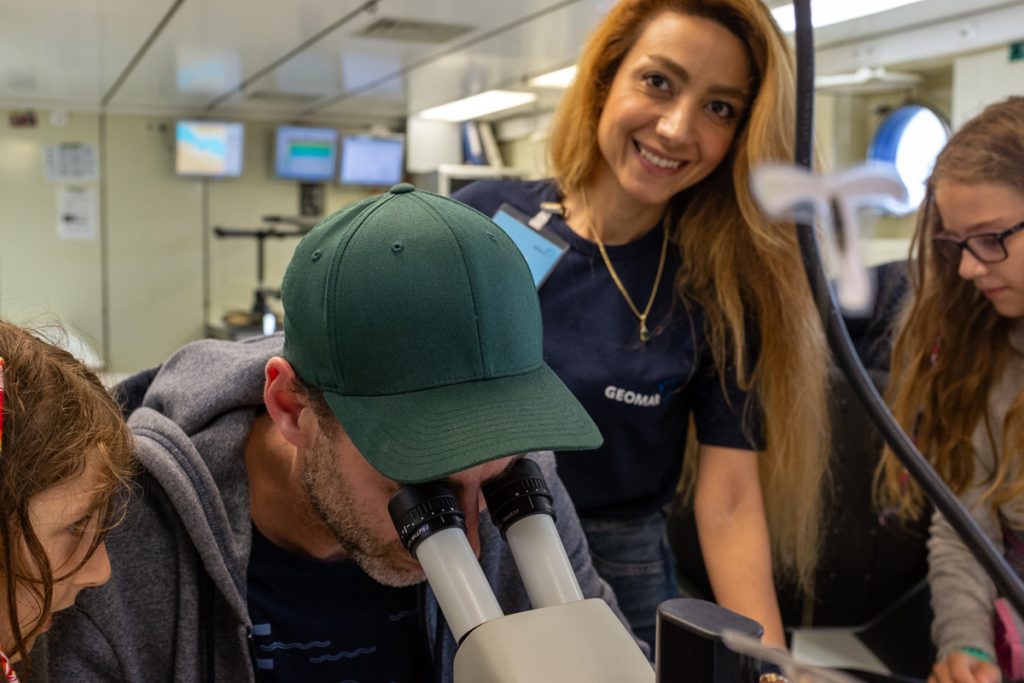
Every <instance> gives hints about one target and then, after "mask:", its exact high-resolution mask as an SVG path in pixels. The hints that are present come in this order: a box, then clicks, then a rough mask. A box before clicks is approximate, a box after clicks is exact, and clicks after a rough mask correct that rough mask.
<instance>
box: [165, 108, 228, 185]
mask: <svg viewBox="0 0 1024 683" xmlns="http://www.w3.org/2000/svg"><path fill="white" fill-rule="evenodd" d="M243 133H244V127H243V126H242V124H241V123H228V122H225V121H178V124H177V126H176V127H175V155H174V156H175V162H174V169H175V171H176V172H177V173H178V174H179V175H195V176H213V177H233V176H239V175H241V174H242V149H243V146H242V139H243Z"/></svg>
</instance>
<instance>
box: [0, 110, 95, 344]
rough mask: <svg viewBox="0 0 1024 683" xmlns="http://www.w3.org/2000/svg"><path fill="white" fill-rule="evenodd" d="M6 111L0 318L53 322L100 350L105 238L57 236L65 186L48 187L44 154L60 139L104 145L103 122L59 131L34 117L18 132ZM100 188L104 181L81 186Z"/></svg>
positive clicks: (1, 141)
mask: <svg viewBox="0 0 1024 683" xmlns="http://www.w3.org/2000/svg"><path fill="white" fill-rule="evenodd" d="M10 113H11V112H10V111H8V110H0V315H2V316H3V317H5V318H7V319H10V320H12V321H15V322H20V323H23V324H35V325H42V324H47V323H49V322H52V321H53V320H54V319H57V320H59V321H61V322H62V323H63V324H64V325H66V326H67V327H68V328H69V329H70V330H72V331H74V332H75V333H76V334H77V335H79V336H81V337H82V338H83V339H85V340H86V341H87V342H88V343H89V344H90V345H91V346H93V347H95V348H96V350H97V352H98V353H102V338H103V325H102V318H101V307H102V295H101V291H102V290H101V287H102V280H101V272H100V238H99V236H98V233H97V236H96V237H95V238H92V239H87V240H63V239H59V238H58V236H57V196H58V191H59V188H60V187H62V186H64V185H65V184H63V183H51V182H47V180H46V179H45V177H44V172H43V155H44V153H45V148H46V146H47V145H54V144H58V143H62V142H84V143H91V144H93V145H97V144H98V138H99V135H98V124H97V117H96V116H95V115H90V114H71V115H68V116H67V117H66V121H65V122H64V124H63V125H60V126H57V127H55V126H53V125H51V123H50V118H49V116H48V115H47V113H46V112H36V118H37V126H36V127H34V128H12V127H11V126H10V124H9V114H10ZM76 185H78V186H81V187H90V188H93V189H94V190H96V198H97V208H96V216H97V220H100V219H101V209H100V206H99V191H98V187H99V184H98V183H97V182H84V183H76Z"/></svg>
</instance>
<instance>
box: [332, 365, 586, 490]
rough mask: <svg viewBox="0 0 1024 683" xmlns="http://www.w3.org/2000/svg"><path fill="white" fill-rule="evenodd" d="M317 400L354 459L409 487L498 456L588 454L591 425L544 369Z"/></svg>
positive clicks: (555, 378) (558, 382) (579, 406)
mask: <svg viewBox="0 0 1024 683" xmlns="http://www.w3.org/2000/svg"><path fill="white" fill-rule="evenodd" d="M324 396H325V397H326V398H327V402H328V403H329V404H330V406H331V409H332V410H333V411H334V414H335V416H336V417H337V418H338V420H339V421H340V422H341V425H342V427H343V428H344V429H345V432H346V433H347V434H348V436H349V438H350V439H352V442H353V443H354V444H355V446H356V448H358V449H359V451H360V453H362V454H363V456H364V457H365V458H366V459H367V460H368V461H369V462H370V464H371V465H373V467H374V468H375V469H376V470H377V471H378V472H380V473H381V474H383V475H384V476H386V477H388V478H390V479H394V480H395V481H398V482H402V483H406V484H414V483H418V482H422V481H430V480H432V479H439V478H441V477H444V476H447V475H449V474H452V473H453V472H458V471H459V470H464V469H466V468H467V467H472V466H474V465H479V464H480V463H484V462H487V461H489V460H494V459H495V458H500V457H502V456H506V455H513V454H516V453H525V452H528V451H539V450H583V449H594V448H597V447H598V446H600V445H601V443H602V441H603V439H602V437H601V433H600V432H599V431H598V429H597V426H596V425H595V424H594V421H593V420H591V419H590V416H589V415H587V413H586V411H585V410H584V409H583V406H581V405H580V404H579V402H578V401H577V400H576V399H575V397H573V395H572V393H571V392H570V391H569V390H568V389H567V388H566V386H565V385H564V384H563V383H562V381H561V380H560V379H558V377H557V376H556V375H555V373H554V372H553V371H552V370H551V369H550V368H549V367H548V366H547V365H546V364H545V365H542V366H541V367H540V368H538V369H536V370H533V371H530V372H528V373H525V374H521V375H515V376H512V377H500V378H495V379H488V380H480V381H474V382H466V383H462V384H453V385H448V386H443V387H437V388H432V389H426V390H423V391H417V392H411V393H405V394H396V395H392V396H342V395H340V394H335V393H332V392H330V391H325V392H324Z"/></svg>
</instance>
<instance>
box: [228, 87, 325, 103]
mask: <svg viewBox="0 0 1024 683" xmlns="http://www.w3.org/2000/svg"><path fill="white" fill-rule="evenodd" d="M245 96H246V97H247V98H248V99H250V100H259V101H260V102H285V103H288V104H307V103H309V102H314V101H316V100H318V99H320V98H321V97H323V95H317V94H315V93H305V92H284V91H283V90H249V91H247V92H246V93H245Z"/></svg>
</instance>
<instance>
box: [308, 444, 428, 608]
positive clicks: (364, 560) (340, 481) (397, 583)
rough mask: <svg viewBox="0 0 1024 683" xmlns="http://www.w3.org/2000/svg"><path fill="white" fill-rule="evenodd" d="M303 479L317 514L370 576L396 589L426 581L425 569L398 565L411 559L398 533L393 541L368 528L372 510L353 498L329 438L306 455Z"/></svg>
mask: <svg viewBox="0 0 1024 683" xmlns="http://www.w3.org/2000/svg"><path fill="white" fill-rule="evenodd" d="M302 482H303V487H304V488H305V490H306V494H307V495H308V496H309V500H310V502H311V503H312V504H313V509H314V510H316V513H317V515H318V516H319V517H320V519H322V520H323V522H324V524H326V525H327V528H328V529H330V530H331V533H332V534H333V535H334V537H335V538H336V539H337V540H338V542H339V543H340V544H341V546H342V547H343V548H344V549H345V551H346V552H348V553H349V555H350V556H351V557H352V559H353V560H355V562H356V564H358V565H359V567H360V568H361V569H362V570H363V571H364V572H366V574H367V575H369V576H370V578H372V579H373V580H375V581H377V582H378V583H382V584H384V585H385V586H393V587H395V588H401V587H404V586H411V585H413V584H417V583H420V582H421V581H424V580H425V578H426V577H425V576H424V574H423V570H422V569H419V568H415V569H414V568H412V567H409V566H404V567H403V566H401V565H398V564H397V561H399V560H401V559H405V558H410V559H411V557H410V556H409V551H407V550H406V549H405V547H404V546H403V545H402V543H401V541H399V540H398V537H397V535H396V536H395V537H394V539H392V540H384V539H380V538H375V537H374V534H373V533H372V531H371V530H370V529H368V528H367V527H366V525H365V524H364V520H365V519H366V518H367V517H368V516H370V515H372V514H373V512H372V511H369V510H362V509H360V506H359V505H358V504H357V503H356V501H355V500H354V499H353V496H352V483H351V482H346V481H345V479H344V476H343V475H342V473H341V471H340V470H339V468H338V465H337V456H336V455H335V453H334V452H333V450H332V449H331V447H330V445H329V443H328V441H327V438H326V437H323V436H321V437H320V438H318V439H317V441H316V443H315V444H314V445H313V447H312V448H311V449H310V450H309V452H308V453H307V454H306V458H305V464H304V466H303V473H302Z"/></svg>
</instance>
